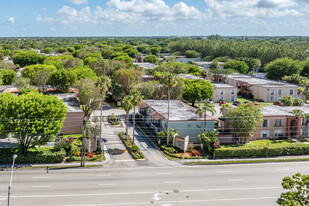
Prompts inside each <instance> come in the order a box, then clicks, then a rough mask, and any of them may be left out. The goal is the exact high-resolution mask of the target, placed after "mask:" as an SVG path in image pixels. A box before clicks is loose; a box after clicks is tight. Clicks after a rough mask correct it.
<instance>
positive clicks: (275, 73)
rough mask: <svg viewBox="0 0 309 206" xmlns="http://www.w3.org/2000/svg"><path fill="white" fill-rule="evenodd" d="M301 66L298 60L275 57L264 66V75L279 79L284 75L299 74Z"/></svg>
mask: <svg viewBox="0 0 309 206" xmlns="http://www.w3.org/2000/svg"><path fill="white" fill-rule="evenodd" d="M301 69H302V67H301V64H300V63H299V61H295V60H293V59H289V58H282V59H276V60H274V61H272V62H270V63H268V64H267V65H266V66H265V71H266V73H267V74H266V77H267V78H269V79H273V80H281V79H282V77H284V76H290V75H293V74H299V73H300V71H301Z"/></svg>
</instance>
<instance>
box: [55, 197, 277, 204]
mask: <svg viewBox="0 0 309 206" xmlns="http://www.w3.org/2000/svg"><path fill="white" fill-rule="evenodd" d="M277 198H278V197H244V198H229V199H207V200H171V201H158V202H156V204H162V205H163V204H164V205H166V204H167V205H171V204H172V203H196V202H218V201H222V202H226V201H244V200H268V199H277ZM116 205H153V203H151V202H134V203H131V202H126V203H105V204H86V205H57V206H116Z"/></svg>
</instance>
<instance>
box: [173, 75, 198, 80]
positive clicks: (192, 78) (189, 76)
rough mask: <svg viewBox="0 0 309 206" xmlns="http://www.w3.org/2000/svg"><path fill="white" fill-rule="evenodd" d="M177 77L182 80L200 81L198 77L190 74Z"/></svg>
mask: <svg viewBox="0 0 309 206" xmlns="http://www.w3.org/2000/svg"><path fill="white" fill-rule="evenodd" d="M177 76H178V77H179V78H182V79H189V80H194V79H200V77H198V76H194V75H192V74H178V75H177Z"/></svg>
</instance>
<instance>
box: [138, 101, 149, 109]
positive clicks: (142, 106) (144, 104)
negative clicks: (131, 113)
mask: <svg viewBox="0 0 309 206" xmlns="http://www.w3.org/2000/svg"><path fill="white" fill-rule="evenodd" d="M139 107H140V108H141V109H145V108H147V107H149V106H148V104H146V103H145V102H141V103H140V104H139Z"/></svg>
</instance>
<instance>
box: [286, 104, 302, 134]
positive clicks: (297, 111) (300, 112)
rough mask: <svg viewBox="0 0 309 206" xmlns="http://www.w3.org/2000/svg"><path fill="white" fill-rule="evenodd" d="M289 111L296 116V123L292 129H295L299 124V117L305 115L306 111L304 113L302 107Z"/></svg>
mask: <svg viewBox="0 0 309 206" xmlns="http://www.w3.org/2000/svg"><path fill="white" fill-rule="evenodd" d="M289 113H291V114H293V115H294V116H295V118H296V124H295V125H294V126H293V128H292V131H294V129H295V127H296V126H297V123H298V119H299V118H300V117H305V113H304V111H302V110H300V109H294V110H293V111H291V112H289Z"/></svg>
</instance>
